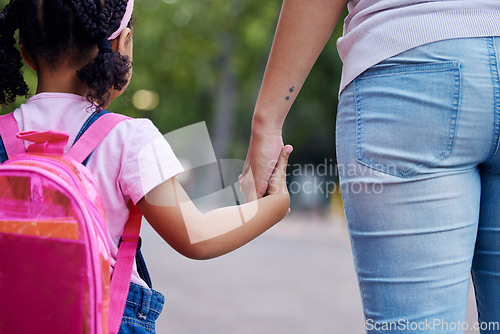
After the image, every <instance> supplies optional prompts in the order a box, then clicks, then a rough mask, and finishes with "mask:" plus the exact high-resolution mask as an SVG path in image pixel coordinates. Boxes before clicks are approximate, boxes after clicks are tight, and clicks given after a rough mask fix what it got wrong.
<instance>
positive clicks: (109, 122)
mask: <svg viewBox="0 0 500 334" xmlns="http://www.w3.org/2000/svg"><path fill="white" fill-rule="evenodd" d="M128 118H129V117H127V116H125V115H121V114H114V113H107V114H104V115H102V116H101V117H99V118H98V119H97V120H95V121H94V122H93V123H92V124H91V125H90V126H89V127H88V129H87V131H85V133H83V135H81V137H80V138H79V139H78V140H77V141H76V142H75V144H74V145H73V146H72V147H71V148H70V150H69V151H68V153H67V154H66V155H67V156H69V157H71V158H73V159H75V160H76V161H78V162H80V163H82V162H83V161H84V160H85V159H86V158H87V157H88V156H89V155H90V154H91V153H92V152H93V151H94V149H95V148H96V147H97V145H99V144H100V143H101V141H102V140H103V139H104V137H106V135H107V134H108V133H109V132H110V131H111V130H112V129H113V128H114V127H115V126H116V125H117V124H118V123H120V122H121V121H124V120H126V119H128Z"/></svg>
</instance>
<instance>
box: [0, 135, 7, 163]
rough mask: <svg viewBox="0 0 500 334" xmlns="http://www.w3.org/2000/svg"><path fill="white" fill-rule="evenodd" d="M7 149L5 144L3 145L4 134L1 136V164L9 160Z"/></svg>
mask: <svg viewBox="0 0 500 334" xmlns="http://www.w3.org/2000/svg"><path fill="white" fill-rule="evenodd" d="M7 159H8V157H7V151H5V146H4V145H3V140H2V136H0V164H3V163H4V162H5V161H7Z"/></svg>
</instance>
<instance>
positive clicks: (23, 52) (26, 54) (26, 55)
mask: <svg viewBox="0 0 500 334" xmlns="http://www.w3.org/2000/svg"><path fill="white" fill-rule="evenodd" d="M19 49H20V50H21V56H22V57H23V59H24V62H25V63H26V65H28V66H29V67H30V68H31V69H32V70H33V71H35V73H36V72H37V69H36V66H35V62H34V61H33V58H31V55H30V54H29V52H28V50H26V48H25V47H24V45H22V44H21V45H19Z"/></svg>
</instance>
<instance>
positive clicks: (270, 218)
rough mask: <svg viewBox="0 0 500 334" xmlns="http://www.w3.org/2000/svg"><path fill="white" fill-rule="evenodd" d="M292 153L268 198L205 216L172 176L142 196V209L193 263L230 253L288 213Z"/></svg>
mask: <svg viewBox="0 0 500 334" xmlns="http://www.w3.org/2000/svg"><path fill="white" fill-rule="evenodd" d="M291 149H292V148H291V146H285V147H284V148H283V149H282V151H281V154H280V157H279V160H278V162H277V164H276V167H275V169H274V172H273V175H272V177H271V180H270V182H269V188H268V195H267V196H265V197H263V198H261V199H259V200H257V201H253V202H250V203H246V204H243V205H239V206H230V207H224V208H220V209H216V210H213V211H210V212H207V213H205V214H202V213H200V212H199V211H198V209H197V208H196V207H195V205H194V204H193V203H192V201H191V199H190V198H189V197H188V195H187V194H186V192H185V191H184V189H183V188H182V186H181V185H180V184H179V183H178V182H177V180H176V179H175V178H172V179H170V180H168V181H166V182H165V183H163V184H162V185H160V186H158V187H157V188H155V189H153V190H152V191H150V192H149V193H148V194H147V195H146V196H145V197H144V198H142V199H141V200H140V201H139V203H138V205H139V208H140V210H141V212H142V213H143V215H144V217H145V218H146V219H147V221H148V222H149V223H150V224H151V226H152V227H153V228H154V229H155V230H156V232H158V234H159V235H160V236H161V237H162V238H163V239H164V240H165V241H166V242H167V243H168V244H170V245H171V246H172V247H173V248H174V249H175V250H177V251H178V252H179V253H181V254H183V255H185V256H187V257H189V258H192V259H209V258H213V257H217V256H220V255H223V254H226V253H229V252H231V251H233V250H235V249H236V248H238V247H241V246H242V245H244V244H246V243H247V242H249V241H251V240H252V239H254V238H255V237H257V236H259V235H260V234H262V233H263V232H264V231H266V230H267V229H269V228H270V227H271V226H273V225H274V224H276V223H277V222H279V221H280V220H281V219H283V217H284V216H285V215H286V214H287V212H288V209H289V205H290V197H289V195H288V191H287V188H286V177H285V175H286V166H287V162H288V156H289V154H290V152H291Z"/></svg>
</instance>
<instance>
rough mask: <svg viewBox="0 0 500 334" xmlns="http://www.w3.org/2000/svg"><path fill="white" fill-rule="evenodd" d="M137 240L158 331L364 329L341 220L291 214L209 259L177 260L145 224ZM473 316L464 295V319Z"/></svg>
mask: <svg viewBox="0 0 500 334" xmlns="http://www.w3.org/2000/svg"><path fill="white" fill-rule="evenodd" d="M143 237H144V239H145V240H146V241H145V245H144V254H145V256H146V259H147V261H148V265H149V266H150V271H151V273H152V277H153V284H154V286H155V289H157V290H159V291H161V292H162V293H163V294H165V295H166V306H165V309H164V311H163V313H162V316H161V317H160V319H159V321H158V326H157V332H158V333H159V334H336V333H340V334H358V333H359V334H361V333H364V324H363V315H362V311H361V301H360V297H359V293H358V287H357V282H356V279H355V273H354V269H353V265H352V257H351V251H350V246H349V242H348V237H347V232H346V228H345V224H344V222H343V221H342V220H338V221H336V222H333V223H332V222H327V221H321V220H311V219H309V218H305V217H300V216H297V215H295V214H294V213H293V214H290V215H289V216H288V217H287V218H286V220H285V221H283V222H281V223H280V224H278V225H277V226H275V227H274V228H272V229H271V230H270V231H268V232H267V233H265V234H264V235H263V236H261V237H259V238H258V239H256V240H255V241H253V242H252V243H250V244H248V245H246V246H244V247H242V248H241V249H239V250H237V251H235V252H233V253H231V254H228V255H226V256H223V257H221V258H218V259H214V260H209V261H193V260H189V259H187V258H184V257H182V256H181V255H179V254H177V253H176V252H175V251H173V250H172V249H171V248H169V246H167V245H166V244H165V242H163V241H162V240H161V239H159V237H157V236H156V234H155V232H154V231H152V230H151V228H150V227H149V226H148V225H147V224H144V227H143ZM474 313H475V308H474V301H473V297H472V296H471V298H470V300H469V312H468V318H467V319H468V321H469V322H470V323H471V324H472V322H473V321H475V318H474ZM466 333H467V334H469V333H470V334H473V333H477V332H474V331H468V332H466Z"/></svg>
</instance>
